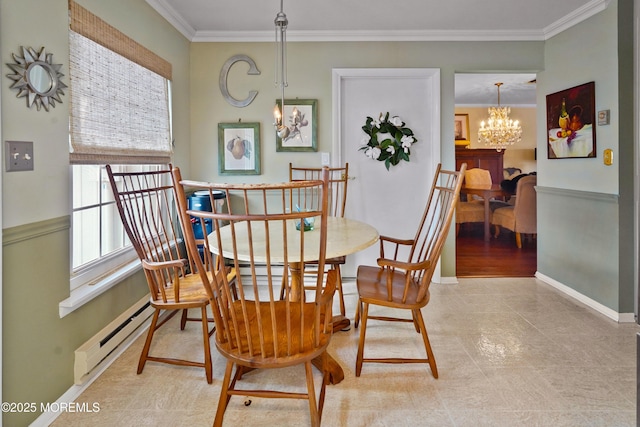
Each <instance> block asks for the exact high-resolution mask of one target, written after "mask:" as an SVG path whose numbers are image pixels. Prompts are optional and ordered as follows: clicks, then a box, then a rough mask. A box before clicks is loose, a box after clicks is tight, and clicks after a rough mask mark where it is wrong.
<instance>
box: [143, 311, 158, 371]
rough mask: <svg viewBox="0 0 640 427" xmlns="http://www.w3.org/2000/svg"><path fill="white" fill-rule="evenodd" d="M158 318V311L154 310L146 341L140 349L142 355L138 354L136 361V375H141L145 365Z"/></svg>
mask: <svg viewBox="0 0 640 427" xmlns="http://www.w3.org/2000/svg"><path fill="white" fill-rule="evenodd" d="M158 316H160V309H159V308H156V311H154V312H153V318H152V319H151V324H150V325H149V332H147V339H146V340H145V342H144V347H143V348H142V353H141V354H140V360H139V361H138V374H141V373H142V370H143V369H144V365H145V363H147V358H148V357H149V348H151V340H152V339H153V333H154V332H155V331H156V328H157V326H156V325H157V324H158Z"/></svg>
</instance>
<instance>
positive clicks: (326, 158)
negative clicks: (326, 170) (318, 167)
mask: <svg viewBox="0 0 640 427" xmlns="http://www.w3.org/2000/svg"><path fill="white" fill-rule="evenodd" d="M320 163H321V164H322V166H329V164H330V163H331V155H330V154H329V153H320Z"/></svg>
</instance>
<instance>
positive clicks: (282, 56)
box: [273, 0, 289, 139]
mask: <svg viewBox="0 0 640 427" xmlns="http://www.w3.org/2000/svg"><path fill="white" fill-rule="evenodd" d="M283 3H284V0H280V12H278V14H277V15H276V19H274V21H273V22H274V24H275V25H276V64H275V85H276V86H278V87H279V88H280V91H281V103H280V105H281V107H282V111H280V109H279V108H278V104H276V106H275V108H274V109H273V118H274V119H275V123H274V124H273V125H274V126H275V128H276V132H277V134H278V136H279V137H280V138H282V139H284V138H286V137H287V136H288V135H289V128H288V127H287V126H285V125H284V124H283V119H282V116H283V114H284V88H285V87H287V86H288V85H289V83H288V82H287V25H289V20H288V19H287V15H286V14H285V13H284V10H283Z"/></svg>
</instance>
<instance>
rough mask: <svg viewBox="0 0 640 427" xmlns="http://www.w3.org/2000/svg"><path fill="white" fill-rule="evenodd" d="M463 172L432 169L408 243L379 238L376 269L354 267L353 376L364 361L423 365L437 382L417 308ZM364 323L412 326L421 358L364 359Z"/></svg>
mask: <svg viewBox="0 0 640 427" xmlns="http://www.w3.org/2000/svg"><path fill="white" fill-rule="evenodd" d="M465 169H466V164H463V165H462V167H461V168H460V171H459V172H455V171H446V170H442V169H441V165H438V167H437V170H436V173H435V177H434V179H433V184H432V186H431V191H430V193H429V195H428V198H427V204H426V208H425V211H424V213H423V215H422V219H421V221H420V223H419V226H418V230H417V231H416V234H415V236H414V237H413V238H412V239H400V238H395V237H388V236H380V258H378V261H377V264H378V265H377V266H375V267H374V266H365V265H361V266H359V267H358V272H357V277H356V283H357V287H358V305H357V307H356V319H355V327H356V328H357V327H358V324H359V322H360V320H362V327H361V329H360V339H359V341H358V354H357V357H356V376H358V377H359V376H360V373H361V372H362V364H363V363H364V362H378V363H425V364H426V363H428V364H429V366H430V368H431V373H432V375H433V377H434V378H438V368H437V366H436V360H435V357H434V355H433V351H432V349H431V344H430V342H429V336H428V335H427V329H426V327H425V324H424V319H423V317H422V312H421V311H420V309H421V308H423V307H424V306H426V305H427V303H428V302H429V286H430V284H431V278H432V277H433V273H434V270H435V268H436V265H437V263H438V259H439V258H440V253H441V252H442V246H443V245H444V242H445V240H446V238H447V233H448V231H449V227H450V225H451V222H452V219H453V215H454V210H455V207H456V203H457V202H458V199H459V196H460V187H461V186H462V177H463V176H464V172H465ZM403 248H406V249H408V256H407V257H406V258H404V259H401V258H400V256H399V254H401V253H403ZM370 306H378V307H389V308H394V309H401V310H407V311H409V312H410V313H411V318H407V317H392V316H390V315H378V314H375V315H370V314H369V308H370ZM374 310H376V308H374ZM369 320H379V321H391V322H409V323H413V325H414V327H415V330H416V332H418V333H420V334H421V335H422V339H423V341H424V347H425V350H426V355H427V357H426V358H399V357H387V358H366V357H364V345H365V338H366V332H367V322H368V321H369Z"/></svg>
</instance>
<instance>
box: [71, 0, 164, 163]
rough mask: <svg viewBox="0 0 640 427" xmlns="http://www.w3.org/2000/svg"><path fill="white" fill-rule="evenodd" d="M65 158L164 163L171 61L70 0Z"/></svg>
mask: <svg viewBox="0 0 640 427" xmlns="http://www.w3.org/2000/svg"><path fill="white" fill-rule="evenodd" d="M69 12H70V31H69V51H70V55H69V56H70V61H69V74H70V75H69V77H70V79H69V80H70V83H71V84H70V85H69V88H70V90H69V95H70V96H69V98H70V104H71V118H70V142H71V153H70V155H69V156H70V161H71V163H74V164H82V163H85V164H105V163H115V164H124V163H129V164H131V163H136V164H149V163H168V162H169V161H170V156H171V153H172V147H171V123H170V106H169V84H170V80H171V64H170V63H169V62H167V61H165V60H164V59H162V58H160V57H159V56H157V55H156V54H154V53H153V52H151V51H150V50H148V49H146V48H145V47H144V46H142V45H140V44H138V43H137V42H135V41H134V40H132V39H130V38H129V37H127V36H126V35H124V34H122V33H121V32H120V31H118V30H117V29H115V28H113V27H112V26H110V25H109V24H107V23H106V22H104V21H103V20H101V19H100V18H98V17H97V16H95V15H93V14H92V13H91V12H89V11H87V10H86V9H84V8H82V7H81V6H80V5H78V4H77V3H75V2H74V1H73V0H70V1H69Z"/></svg>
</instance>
